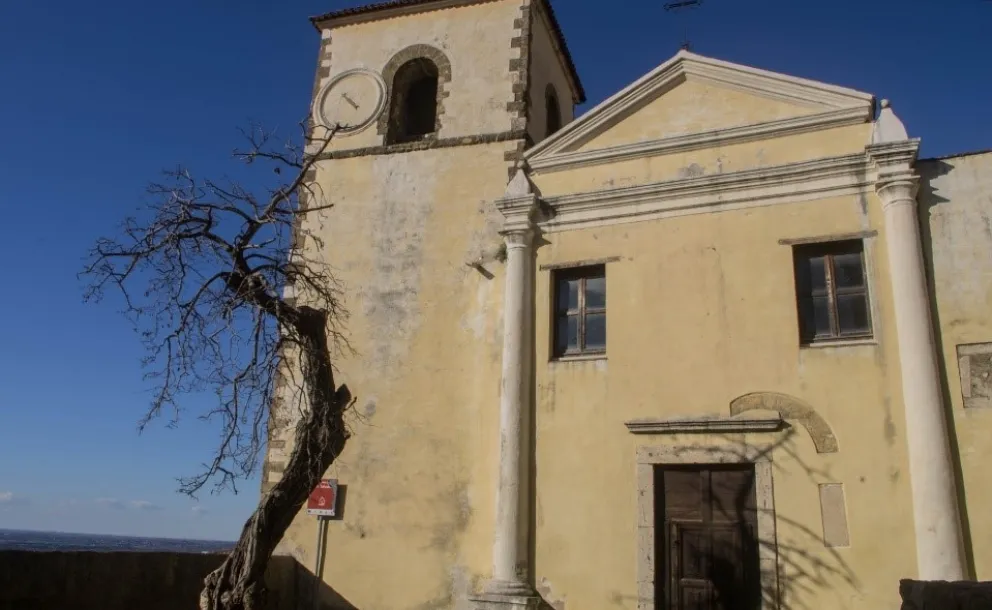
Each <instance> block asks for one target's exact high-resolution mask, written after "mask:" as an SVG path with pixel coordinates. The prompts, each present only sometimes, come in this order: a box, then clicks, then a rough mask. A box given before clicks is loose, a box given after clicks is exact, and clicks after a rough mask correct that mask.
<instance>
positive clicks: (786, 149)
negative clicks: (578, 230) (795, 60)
mask: <svg viewBox="0 0 992 610" xmlns="http://www.w3.org/2000/svg"><path fill="white" fill-rule="evenodd" d="M754 99H755V100H757V98H754ZM755 103H757V102H755ZM870 134H871V125H869V124H864V125H850V126H846V127H838V128H835V129H828V130H822V131H815V132H809V133H802V134H796V135H791V136H784V137H778V138H773V139H764V140H758V141H754V142H744V143H738V144H729V145H724V146H718V147H714V148H703V149H699V150H691V151H681V152H674V153H671V154H660V155H655V156H651V157H643V158H639V159H631V160H627V161H619V162H610V163H601V164H597V165H590V166H585V167H579V168H575V169H565V170H558V171H550V170H542V171H538V172H535V173H534V174H533V175H532V178H533V180H534V183H535V184H536V185H537V186H538V187H539V188H540V189H541V193H542V195H544V196H553V195H562V194H567V193H577V192H585V191H596V190H601V189H606V188H613V187H620V186H633V185H637V184H647V183H651V182H661V181H664V180H677V179H680V178H695V177H699V176H709V175H714V174H724V173H730V172H739V171H743V170H748V169H758V168H765V167H773V166H776V165H784V164H788V163H798V162H800V161H812V160H815V159H822V158H824V157H834V156H840V155H847V154H853V153H862V152H864V148H865V145H866V144H867V143H868V138H869V137H870Z"/></svg>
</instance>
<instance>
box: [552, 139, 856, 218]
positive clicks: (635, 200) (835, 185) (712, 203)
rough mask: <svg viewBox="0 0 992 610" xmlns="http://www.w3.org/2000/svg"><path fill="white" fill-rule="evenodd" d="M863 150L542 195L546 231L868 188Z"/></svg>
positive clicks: (819, 196) (713, 210) (693, 212)
mask: <svg viewBox="0 0 992 610" xmlns="http://www.w3.org/2000/svg"><path fill="white" fill-rule="evenodd" d="M872 180H873V175H872V171H871V167H870V166H869V163H868V161H867V160H866V158H865V155H864V154H860V153H859V154H852V155H843V156H839V157H827V158H823V159H817V160H814V161H804V162H800V163H792V164H787V165H777V166H774V167H767V168H758V169H751V170H744V171H739V172H730V173H725V174H715V175H712V176H701V177H697V178H685V179H679V180H666V181H663V182H655V183H652V184H646V185H639V186H629V187H618V188H610V189H603V190H599V191H589V192H585V193H573V194H568V195H559V196H556V197H548V198H545V199H544V201H545V203H547V204H549V205H550V206H551V207H553V208H554V211H555V214H554V216H553V217H552V218H547V219H544V220H541V221H540V222H539V223H538V224H539V226H540V228H541V230H543V231H544V232H546V233H554V232H558V231H566V230H572V229H582V228H588V227H599V226H607V225H612V224H619V223H627V222H637V221H643V220H655V219H658V218H666V217H671V216H683V215H686V214H699V213H709V212H717V211H723V210H733V209H741V208H748V207H758V206H766V205H775V204H781V203H792V202H796V201H808V200H812V199H821V198H824V197H829V196H837V195H847V194H850V195H853V194H858V193H866V192H869V191H870V188H871V185H872V183H873V182H872Z"/></svg>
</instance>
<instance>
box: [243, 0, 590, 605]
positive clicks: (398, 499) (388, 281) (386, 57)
mask: <svg viewBox="0 0 992 610" xmlns="http://www.w3.org/2000/svg"><path fill="white" fill-rule="evenodd" d="M312 22H313V24H314V26H315V27H316V29H317V30H318V31H319V32H320V41H321V42H320V50H319V56H318V62H317V63H318V66H317V75H316V79H315V83H314V88H313V94H312V106H311V108H312V118H311V120H312V121H313V123H314V124H315V126H316V127H315V128H316V129H319V128H320V127H325V128H327V127H333V126H337V133H336V135H335V137H334V138H333V140H332V141H331V143H330V145H329V147H328V148H327V149H326V150H325V152H324V153H323V154H322V155H321V157H320V161H319V162H318V163H317V165H316V166H315V168H314V170H313V171H312V174H311V175H310V176H309V177H308V179H309V181H310V182H311V184H312V185H313V188H314V190H315V192H316V193H317V194H318V196H319V197H321V198H323V200H324V201H323V203H324V204H332V205H333V207H332V208H330V209H326V210H321V211H316V212H314V213H312V214H308V215H307V216H306V220H305V221H304V222H303V224H302V225H301V226H299V227H297V231H296V235H295V236H294V249H295V250H296V252H298V253H300V254H302V255H303V256H307V257H319V258H323V259H325V260H327V261H328V262H329V263H330V265H331V267H332V268H333V270H334V273H335V278H336V280H337V281H338V282H339V286H340V289H341V303H342V306H343V308H344V309H346V310H347V312H348V316H347V318H346V319H345V320H344V323H343V325H342V327H341V328H340V329H338V331H339V332H340V334H341V336H342V337H343V338H345V339H346V340H347V346H348V349H344V348H342V349H341V350H339V353H336V354H335V355H334V358H335V364H336V365H337V366H338V368H339V373H338V374H339V376H340V378H341V380H342V382H343V383H347V384H348V386H349V388H350V389H351V390H352V393H353V394H354V395H355V396H356V397H357V401H358V402H357V403H356V405H355V410H354V419H353V421H352V422H350V425H351V426H352V432H353V433H352V437H351V439H350V440H349V441H348V444H347V446H346V448H345V451H344V453H343V454H342V455H341V456H340V457H339V458H338V459H336V460H335V463H334V465H333V466H332V468H331V471H330V472H328V473H327V476H328V477H329V478H335V479H337V480H338V482H339V485H341V486H342V488H344V489H346V490H347V491H346V493H345V495H344V498H346V505H345V506H343V507H342V509H343V510H342V511H341V517H340V521H339V522H333V523H330V524H329V526H328V532H327V536H326V538H321V537H319V536H317V535H316V534H317V528H318V525H317V522H316V520H315V519H314V518H313V517H309V516H307V515H306V514H302V513H301V514H300V515H299V516H298V517H297V519H296V520H295V521H294V522H293V525H292V526H291V527H290V529H289V531H288V533H287V535H286V537H285V538H284V540H283V541H282V543H281V549H282V550H283V551H284V552H289V553H291V554H293V555H294V556H295V557H296V558H297V560H298V561H299V562H300V564H301V565H303V566H305V567H307V568H308V569H310V570H313V569H314V558H315V557H316V556H317V554H318V553H317V548H318V545H326V548H325V549H324V550H325V551H326V554H327V555H328V556H330V557H337V558H340V561H333V560H332V561H327V562H324V564H325V565H324V566H323V567H322V569H321V573H320V574H316V577H317V578H318V581H319V582H320V583H322V584H323V586H322V587H317V588H316V589H318V590H320V591H322V593H321V594H320V595H321V597H322V600H321V601H324V602H327V603H330V604H332V605H334V604H337V605H335V606H334V607H338V606H340V607H345V604H342V603H341V599H344V600H346V601H347V602H348V604H349V605H350V607H359V608H371V607H386V608H395V609H397V610H402V609H404V608H410V609H413V608H425V607H430V608H456V607H458V608H468V607H470V606H472V605H474V603H473V602H471V601H469V600H470V598H471V597H472V596H473V595H474V594H476V593H478V592H479V591H480V590H482V589H483V587H484V586H485V585H486V583H487V582H490V581H491V580H492V579H493V578H494V572H495V570H494V565H493V564H494V561H493V554H494V551H493V549H494V544H495V540H494V538H495V532H496V531H497V527H496V522H497V516H496V503H497V499H496V496H497V488H498V478H499V475H498V473H499V469H500V421H499V418H500V416H499V411H500V399H501V398H500V397H501V390H500V384H501V359H502V354H503V350H502V343H503V335H502V324H503V289H504V276H505V269H504V260H505V258H506V254H505V245H504V239H503V237H502V236H501V235H500V232H501V231H502V230H503V228H504V216H503V214H502V213H501V211H500V210H499V209H498V206H497V204H496V202H497V200H499V199H500V198H502V197H503V196H504V195H505V193H506V192H507V183H508V182H509V180H510V178H511V176H512V175H513V174H514V171H515V168H516V166H517V163H518V161H519V160H520V157H521V154H522V153H523V152H524V151H525V150H526V149H527V148H528V147H530V146H532V145H533V144H535V143H537V142H539V141H541V140H543V139H544V138H546V137H547V136H548V135H549V134H551V133H553V132H554V131H555V130H556V129H557V128H559V127H561V126H563V125H564V124H567V123H568V122H569V121H571V120H572V118H573V115H574V108H575V105H576V104H578V103H581V102H583V101H584V98H583V93H582V88H581V85H580V84H579V80H578V77H577V75H576V72H575V69H574V66H573V65H572V61H571V59H570V57H569V54H568V50H567V48H566V46H565V41H564V37H563V36H562V34H561V31H560V28H559V25H558V22H557V21H556V19H555V16H554V13H553V12H552V9H551V7H550V4H549V3H548V2H547V0H395V1H392V2H382V3H378V4H372V5H368V6H364V7H358V8H350V9H344V10H339V11H335V12H332V13H328V14H325V15H320V16H317V17H314V18H313V19H312ZM298 404H299V403H298V401H295V400H292V399H288V397H287V399H285V400H281V401H280V403H279V404H277V405H276V407H274V411H273V417H272V428H271V433H270V439H269V445H268V449H267V453H266V461H265V467H264V470H263V481H262V489H263V493H264V492H265V491H266V490H267V489H268V488H269V487H270V486H271V484H273V483H275V482H276V481H278V479H279V477H280V476H281V472H282V470H283V467H284V464H285V463H286V461H287V460H288V456H289V453H290V451H291V450H292V443H293V436H294V423H295V421H296V420H297V418H298V409H299V407H298V406H297V405H298ZM528 514H529V513H528ZM520 527H521V529H520V531H521V534H520V536H521V541H522V544H521V552H520V553H519V557H520V558H522V559H520V560H519V563H518V565H517V566H516V569H515V570H516V575H514V580H516V579H517V578H518V577H519V580H520V582H522V583H527V582H529V583H530V584H531V585H532V584H533V574H532V573H531V568H530V566H529V565H527V560H526V559H525V558H526V557H529V554H528V553H526V552H524V550H525V549H526V548H527V547H526V544H527V542H526V540H527V537H528V532H529V531H530V530H529V529H528V528H527V524H526V523H523V522H521V526H520ZM504 529H505V528H504ZM318 540H320V542H317V541H318ZM331 549H333V550H331ZM505 571H506V570H504V572H505ZM511 571H513V570H511ZM385 583H388V585H389V586H384V584H385ZM530 590H532V587H531V589H530Z"/></svg>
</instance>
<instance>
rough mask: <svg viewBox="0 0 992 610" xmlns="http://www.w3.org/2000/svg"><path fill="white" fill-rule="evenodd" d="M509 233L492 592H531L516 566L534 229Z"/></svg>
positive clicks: (518, 561)
mask: <svg viewBox="0 0 992 610" xmlns="http://www.w3.org/2000/svg"><path fill="white" fill-rule="evenodd" d="M504 237H505V239H506V294H505V298H504V306H503V381H502V384H501V386H500V387H501V396H500V404H499V420H500V421H499V446H500V456H499V486H498V487H497V489H496V532H495V541H494V543H493V579H492V581H491V582H490V583H489V586H487V587H486V591H487V592H489V593H500V594H512V595H527V594H529V593H531V592H532V591H533V590H532V589H531V587H530V586H529V585H527V584H526V583H525V582H523V578H522V576H523V575H522V574H520V573H519V572H520V570H518V566H519V565H520V564H521V558H522V557H523V553H525V552H526V551H525V550H524V549H521V548H520V546H521V542H522V538H523V536H521V535H520V533H521V531H520V530H521V521H522V519H525V518H526V514H523V512H522V510H521V509H522V503H521V501H520V499H521V493H523V490H522V489H521V488H522V486H523V485H524V484H525V483H524V480H523V477H522V476H521V475H522V467H521V465H522V462H523V452H524V451H525V450H526V447H524V446H523V441H524V438H525V434H524V428H523V427H524V425H525V423H526V422H524V421H523V417H524V414H525V409H524V402H525V401H526V400H527V398H528V397H527V396H526V389H527V387H528V386H529V385H530V384H529V381H528V380H529V377H530V372H529V371H528V370H526V365H527V361H528V359H529V358H528V356H527V347H528V342H527V341H526V338H525V336H524V334H525V333H526V330H527V328H528V327H529V326H530V324H529V323H528V321H527V312H528V310H529V307H528V304H529V303H528V300H529V299H530V298H532V296H531V291H530V290H529V286H528V285H527V278H528V277H529V275H530V273H529V272H528V271H529V270H528V269H527V266H528V265H530V264H531V255H530V250H531V244H532V240H533V233H532V232H531V231H530V230H529V229H524V230H522V231H514V232H510V233H506V234H505V235H504Z"/></svg>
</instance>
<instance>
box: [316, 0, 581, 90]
mask: <svg viewBox="0 0 992 610" xmlns="http://www.w3.org/2000/svg"><path fill="white" fill-rule="evenodd" d="M495 1H497V0H389V1H386V2H377V3H374V4H366V5H364V6H357V7H354V8H346V9H340V10H337V11H331V12H328V13H324V14H321V15H314V16H313V17H310V23H312V24H313V26H314V28H316V29H317V30H318V31H321V30H324V29H327V28H329V27H341V26H346V25H354V24H357V23H367V22H369V21H378V20H382V19H390V18H394V17H401V16H404V15H412V14H415V13H424V12H428V11H436V10H441V9H446V8H455V7H459V6H467V5H471V4H482V3H483V2H495ZM534 1H535V2H538V3H540V4H541V8H543V10H544V14H545V15H547V17H548V22H549V23H550V24H551V31H552V33H553V35H554V37H555V42H556V43H557V46H558V48H559V50H560V52H561V56H562V59H563V60H564V62H565V67H566V70H567V71H568V76H569V79H570V80H571V81H572V85H573V87H574V89H575V103H576V104H582V103H585V101H586V92H585V88H584V87H583V86H582V80H581V79H580V78H579V72H578V70H577V69H576V67H575V62H574V60H573V59H572V54H571V52H570V51H569V49H568V44H567V42H566V41H565V34H564V33H563V32H562V29H561V24H560V23H559V22H558V18H557V17H556V16H555V12H554V8H553V7H552V6H551V2H550V0H534Z"/></svg>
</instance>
